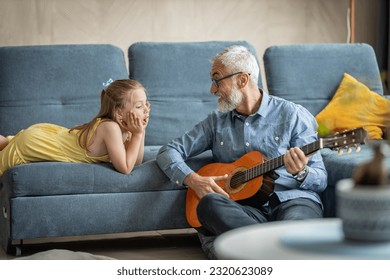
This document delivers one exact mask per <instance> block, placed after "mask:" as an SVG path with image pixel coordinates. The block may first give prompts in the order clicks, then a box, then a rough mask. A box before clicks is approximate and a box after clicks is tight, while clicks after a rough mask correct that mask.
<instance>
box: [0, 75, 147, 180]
mask: <svg viewBox="0 0 390 280" xmlns="http://www.w3.org/2000/svg"><path fill="white" fill-rule="evenodd" d="M100 103H101V104H100V111H99V113H98V114H97V116H96V117H95V118H93V119H92V120H91V121H90V122H89V123H86V124H83V125H79V126H76V127H73V128H71V129H68V128H65V127H62V126H58V125H55V124H47V123H41V124H35V125H32V126H30V127H29V128H27V129H24V130H21V131H20V132H19V133H18V134H16V135H15V136H8V137H4V136H1V135H0V175H2V174H3V172H4V171H5V170H7V169H8V168H10V167H12V166H16V165H20V164H24V163H29V162H38V161H61V162H86V163H96V162H111V163H112V164H113V166H114V168H115V169H116V170H117V171H119V172H121V173H124V174H128V173H130V172H131V171H132V170H133V168H134V166H135V165H137V164H140V163H141V162H142V159H143V155H144V140H145V128H146V126H147V124H148V121H149V112H150V104H149V102H148V101H147V98H146V90H145V88H144V87H143V86H142V85H141V84H140V83H139V82H137V81H134V80H117V81H114V82H112V83H111V84H110V85H109V86H108V87H107V88H105V89H103V90H102V92H101V96H100Z"/></svg>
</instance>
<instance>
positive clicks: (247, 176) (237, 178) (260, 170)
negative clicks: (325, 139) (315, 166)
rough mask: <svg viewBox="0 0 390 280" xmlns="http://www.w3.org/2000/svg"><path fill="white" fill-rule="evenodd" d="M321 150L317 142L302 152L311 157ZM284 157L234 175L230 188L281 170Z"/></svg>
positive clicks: (319, 143) (318, 141)
mask: <svg viewBox="0 0 390 280" xmlns="http://www.w3.org/2000/svg"><path fill="white" fill-rule="evenodd" d="M319 149H321V140H317V141H315V142H313V143H310V144H307V145H305V146H303V147H301V150H302V151H303V152H304V153H305V155H309V154H311V153H313V152H316V151H318V150H319ZM283 157H284V155H282V156H279V157H276V158H273V159H270V160H267V161H265V162H263V163H261V164H259V165H255V166H253V167H251V168H248V169H247V170H245V171H240V172H237V173H236V174H234V175H233V176H232V178H231V181H230V186H231V187H232V188H234V187H238V186H240V185H241V184H243V183H245V182H248V181H250V180H252V179H254V178H256V177H259V176H262V175H263V174H265V173H267V172H269V171H271V170H274V169H276V168H279V167H281V166H283V165H284V160H283Z"/></svg>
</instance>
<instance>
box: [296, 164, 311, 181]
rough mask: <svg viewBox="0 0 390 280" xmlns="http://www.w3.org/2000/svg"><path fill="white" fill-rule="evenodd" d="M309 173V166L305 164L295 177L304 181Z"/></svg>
mask: <svg viewBox="0 0 390 280" xmlns="http://www.w3.org/2000/svg"><path fill="white" fill-rule="evenodd" d="M307 174H309V167H307V165H305V167H304V168H303V169H302V170H301V171H299V172H298V173H297V174H295V175H294V179H295V180H297V181H299V182H302V181H303V180H305V178H306V176H307Z"/></svg>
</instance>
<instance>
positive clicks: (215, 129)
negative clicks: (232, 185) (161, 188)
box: [157, 46, 327, 259]
mask: <svg viewBox="0 0 390 280" xmlns="http://www.w3.org/2000/svg"><path fill="white" fill-rule="evenodd" d="M259 71H260V70H259V66H258V63H257V60H256V58H255V56H254V55H253V54H252V53H250V52H249V51H248V49H246V48H245V47H243V46H231V47H228V48H226V49H225V50H223V51H222V52H220V53H218V54H217V55H216V56H215V57H214V58H213V60H212V67H211V72H210V76H211V81H212V83H211V88H210V92H211V93H212V94H214V95H215V96H216V97H218V109H219V110H218V111H217V110H216V111H213V112H211V113H210V114H209V115H208V117H207V118H206V119H204V120H203V121H201V122H200V123H198V124H197V125H195V127H194V128H193V129H192V130H190V131H188V132H187V133H185V134H184V135H183V136H181V137H179V138H177V139H174V140H172V141H171V142H170V143H168V144H167V145H165V146H164V147H162V148H161V149H160V151H159V154H158V156H157V162H158V164H159V166H160V167H161V169H162V170H163V171H164V172H165V173H166V174H167V176H168V177H169V178H170V179H171V180H172V181H173V182H178V183H179V184H182V185H186V186H188V188H190V189H192V191H193V192H194V193H196V196H197V197H198V198H199V204H198V205H197V209H196V211H197V217H198V219H199V222H200V224H201V227H199V228H198V232H199V237H200V240H201V242H202V248H203V250H204V251H205V253H206V254H207V256H208V258H210V259H213V258H215V253H214V250H213V240H214V238H215V237H216V236H218V235H219V234H221V233H223V232H226V231H228V230H231V229H234V228H238V227H242V226H246V225H251V224H256V223H264V222H268V221H279V220H300V219H313V218H321V217H322V216H323V207H322V203H321V200H320V196H319V193H320V192H322V191H323V190H324V189H325V188H326V185H327V173H326V170H325V167H324V164H323V161H322V157H321V155H320V153H314V154H309V155H306V154H305V153H304V152H303V151H302V150H301V148H300V147H302V146H304V145H307V144H309V143H312V142H315V141H316V140H318V138H317V123H316V121H315V118H314V117H313V116H312V115H311V114H310V113H309V112H308V111H307V110H306V109H305V108H303V107H302V106H300V105H297V104H294V103H292V102H289V101H287V100H284V99H281V98H278V97H274V96H270V95H269V94H267V93H266V92H265V91H264V90H263V89H259V88H258V83H257V82H258V77H259ZM206 150H211V151H212V154H213V158H214V160H215V161H216V162H220V163H231V162H233V161H236V160H238V159H239V158H241V157H242V156H244V155H245V154H247V153H249V152H251V151H259V152H260V153H261V155H263V156H264V157H265V158H267V159H273V158H277V157H281V158H282V159H283V163H284V164H282V166H281V167H278V168H276V169H275V170H274V172H273V174H268V175H269V176H268V177H269V178H270V180H271V184H272V187H273V188H272V189H273V190H274V191H273V192H272V193H271V194H270V195H269V197H268V199H266V200H265V201H264V200H256V195H254V196H253V197H252V198H253V199H252V198H248V199H243V200H234V199H231V198H230V195H229V194H228V193H227V191H226V190H225V189H223V188H221V187H220V186H219V185H218V184H217V183H218V181H220V180H225V179H226V178H227V176H225V175H222V176H221V174H219V176H202V175H200V174H198V173H196V172H195V171H194V170H191V169H190V168H189V167H188V165H187V164H186V163H185V161H186V160H187V159H188V158H190V157H193V156H196V155H198V154H200V153H202V152H204V151H206ZM263 182H265V180H263Z"/></svg>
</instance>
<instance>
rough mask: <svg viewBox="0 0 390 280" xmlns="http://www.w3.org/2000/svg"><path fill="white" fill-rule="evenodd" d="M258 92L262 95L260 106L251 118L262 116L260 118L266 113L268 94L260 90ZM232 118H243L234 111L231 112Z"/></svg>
mask: <svg viewBox="0 0 390 280" xmlns="http://www.w3.org/2000/svg"><path fill="white" fill-rule="evenodd" d="M259 90H260V92H261V94H262V99H261V104H260V107H259V109H258V110H257V112H256V113H254V114H252V115H251V116H254V115H259V116H262V117H265V116H266V115H267V113H268V108H269V106H268V103H269V95H268V93H266V92H265V91H264V90H262V89H260V88H259ZM232 117H237V118H240V119H241V118H242V117H243V116H242V115H240V114H239V113H238V112H237V111H236V110H233V111H232Z"/></svg>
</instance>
